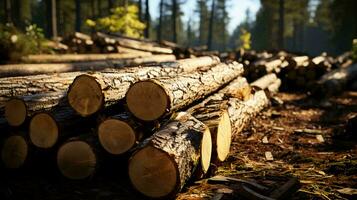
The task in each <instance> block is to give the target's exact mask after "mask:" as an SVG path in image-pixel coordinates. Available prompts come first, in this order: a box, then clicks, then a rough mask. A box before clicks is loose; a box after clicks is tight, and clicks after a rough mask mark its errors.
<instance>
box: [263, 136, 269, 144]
mask: <svg viewBox="0 0 357 200" xmlns="http://www.w3.org/2000/svg"><path fill="white" fill-rule="evenodd" d="M262 142H263V144H268V143H269V141H268V137H267V136H264V137H263V139H262Z"/></svg>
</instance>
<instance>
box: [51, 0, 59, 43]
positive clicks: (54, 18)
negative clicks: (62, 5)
mask: <svg viewBox="0 0 357 200" xmlns="http://www.w3.org/2000/svg"><path fill="white" fill-rule="evenodd" d="M56 7H57V6H56V0H51V29H52V38H57V37H58V34H57V9H56Z"/></svg>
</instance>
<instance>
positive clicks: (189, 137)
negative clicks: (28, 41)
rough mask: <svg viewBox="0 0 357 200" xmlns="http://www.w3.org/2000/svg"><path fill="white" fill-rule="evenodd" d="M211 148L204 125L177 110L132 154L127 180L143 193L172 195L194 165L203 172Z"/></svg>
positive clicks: (185, 179)
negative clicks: (175, 113) (172, 116)
mask: <svg viewBox="0 0 357 200" xmlns="http://www.w3.org/2000/svg"><path fill="white" fill-rule="evenodd" d="M211 148H212V142H211V136H210V131H209V129H208V127H207V126H205V125H204V124H203V123H202V122H200V121H198V120H197V119H195V118H193V117H192V116H190V115H188V114H187V113H178V115H177V116H176V117H175V118H174V119H173V120H172V121H171V122H170V123H168V124H167V125H166V126H164V127H163V128H162V129H161V130H159V131H158V132H156V133H155V134H154V135H152V136H151V137H150V138H148V139H146V140H144V141H143V142H142V143H141V144H140V146H139V148H138V150H137V151H136V152H135V153H134V154H133V155H132V157H131V158H130V161H129V177H130V180H131V182H132V184H133V185H134V187H135V188H136V189H137V190H138V191H139V192H140V193H142V194H144V195H145V196H148V197H150V198H163V199H168V198H172V197H174V196H175V195H176V194H177V193H178V192H179V191H180V190H181V189H182V187H183V186H184V184H185V183H186V182H187V180H189V179H190V178H191V176H192V175H193V173H194V172H195V170H196V169H199V168H202V170H203V171H204V172H207V170H208V167H209V165H210V158H211ZM199 165H200V166H199Z"/></svg>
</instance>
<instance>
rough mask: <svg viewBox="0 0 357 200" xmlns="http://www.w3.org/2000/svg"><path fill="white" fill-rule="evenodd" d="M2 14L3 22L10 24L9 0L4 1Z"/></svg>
mask: <svg viewBox="0 0 357 200" xmlns="http://www.w3.org/2000/svg"><path fill="white" fill-rule="evenodd" d="M4 13H5V22H6V23H12V19H11V15H12V14H11V0H4Z"/></svg>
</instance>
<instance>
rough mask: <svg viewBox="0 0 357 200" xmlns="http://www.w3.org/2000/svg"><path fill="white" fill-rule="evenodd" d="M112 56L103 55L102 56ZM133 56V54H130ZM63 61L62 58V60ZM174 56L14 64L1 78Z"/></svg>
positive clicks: (1, 69)
mask: <svg viewBox="0 0 357 200" xmlns="http://www.w3.org/2000/svg"><path fill="white" fill-rule="evenodd" d="M104 55H110V54H101V56H104ZM130 55H132V54H130ZM60 60H61V58H60ZM174 60H175V56H173V55H153V56H149V57H146V56H144V57H143V58H138V56H134V58H127V59H110V56H104V57H103V58H102V60H98V59H94V60H93V61H85V62H74V63H56V64H54V63H49V64H13V65H2V66H1V67H0V77H9V76H28V75H37V74H49V73H63V72H74V71H91V70H104V69H108V68H117V67H123V66H125V65H129V66H130V65H137V64H145V63H156V62H169V61H174Z"/></svg>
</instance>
